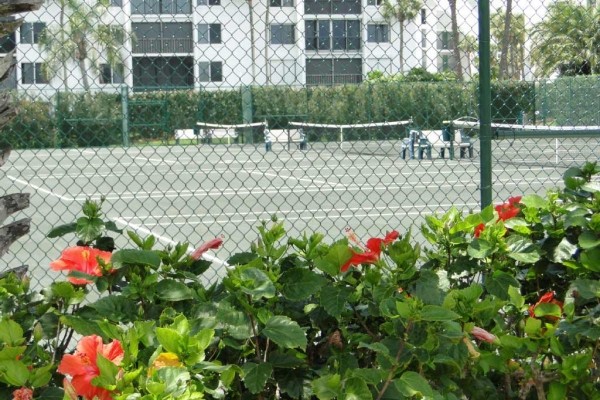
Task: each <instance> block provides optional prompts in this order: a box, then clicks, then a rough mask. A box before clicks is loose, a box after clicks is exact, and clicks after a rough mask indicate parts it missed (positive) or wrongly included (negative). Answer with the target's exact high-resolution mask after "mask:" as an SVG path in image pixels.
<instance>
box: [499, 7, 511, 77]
mask: <svg viewBox="0 0 600 400" xmlns="http://www.w3.org/2000/svg"><path fill="white" fill-rule="evenodd" d="M511 20H512V0H506V14H504V33H503V34H502V50H501V52H500V66H499V69H500V71H499V75H498V78H499V79H505V78H506V77H507V76H508V47H509V43H510V22H511Z"/></svg>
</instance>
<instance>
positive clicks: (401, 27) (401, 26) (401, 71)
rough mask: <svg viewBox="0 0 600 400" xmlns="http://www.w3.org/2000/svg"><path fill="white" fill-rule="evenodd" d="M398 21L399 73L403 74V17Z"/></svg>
mask: <svg viewBox="0 0 600 400" xmlns="http://www.w3.org/2000/svg"><path fill="white" fill-rule="evenodd" d="M399 21H400V49H399V53H400V74H404V19H399Z"/></svg>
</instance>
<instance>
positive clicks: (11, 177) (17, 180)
mask: <svg viewBox="0 0 600 400" xmlns="http://www.w3.org/2000/svg"><path fill="white" fill-rule="evenodd" d="M7 178H8V179H10V180H12V181H14V182H17V183H20V184H21V185H25V186H29V187H30V188H32V189H33V190H37V191H38V192H42V193H46V194H48V195H50V196H54V197H58V198H59V199H61V200H64V201H75V198H73V197H68V196H62V195H60V194H56V193H54V192H53V191H51V190H48V189H44V188H43V187H40V186H36V185H32V184H31V183H29V182H27V181H24V180H22V179H19V178H16V177H14V176H10V175H7Z"/></svg>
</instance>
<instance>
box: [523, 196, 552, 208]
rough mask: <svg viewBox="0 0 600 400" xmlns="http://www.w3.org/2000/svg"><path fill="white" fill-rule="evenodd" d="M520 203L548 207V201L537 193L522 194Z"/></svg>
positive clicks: (528, 205)
mask: <svg viewBox="0 0 600 400" xmlns="http://www.w3.org/2000/svg"><path fill="white" fill-rule="evenodd" d="M521 204H523V205H525V207H528V208H540V209H546V208H548V202H547V201H546V200H545V199H544V198H543V197H541V196H539V195H537V194H528V195H526V196H523V197H522V198H521Z"/></svg>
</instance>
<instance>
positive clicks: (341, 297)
mask: <svg viewBox="0 0 600 400" xmlns="http://www.w3.org/2000/svg"><path fill="white" fill-rule="evenodd" d="M350 294H352V289H351V288H349V287H346V286H341V287H340V286H334V287H329V286H325V287H323V288H322V289H321V294H320V297H321V306H323V308H324V309H325V311H326V312H327V314H329V315H331V316H332V317H337V316H339V315H340V314H341V313H342V311H344V309H345V307H346V302H347V300H348V296H350Z"/></svg>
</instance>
